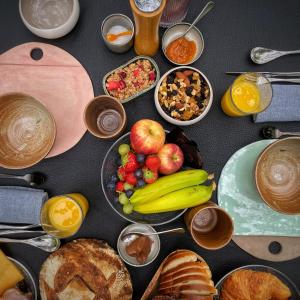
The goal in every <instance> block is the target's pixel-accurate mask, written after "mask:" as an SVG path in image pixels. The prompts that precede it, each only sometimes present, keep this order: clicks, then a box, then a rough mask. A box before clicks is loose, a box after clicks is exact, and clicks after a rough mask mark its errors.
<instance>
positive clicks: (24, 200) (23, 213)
mask: <svg viewBox="0 0 300 300" xmlns="http://www.w3.org/2000/svg"><path fill="white" fill-rule="evenodd" d="M47 199H48V194H47V193H46V192H44V191H43V190H36V189H31V188H26V187H19V186H1V187H0V223H16V224H20V223H25V224H39V223H40V213H41V208H42V205H43V203H44V202H45V201H46V200H47Z"/></svg>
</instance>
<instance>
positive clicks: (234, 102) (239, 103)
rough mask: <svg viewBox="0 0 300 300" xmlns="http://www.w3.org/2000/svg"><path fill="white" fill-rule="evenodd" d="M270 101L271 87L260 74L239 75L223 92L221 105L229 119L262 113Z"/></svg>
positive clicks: (266, 79)
mask: <svg viewBox="0 0 300 300" xmlns="http://www.w3.org/2000/svg"><path fill="white" fill-rule="evenodd" d="M271 100H272V85H271V83H270V81H269V80H268V78H266V77H265V76H263V75H262V74H260V73H245V74H242V75H240V76H239V77H238V78H237V79H236V80H235V81H234V82H233V84H232V85H231V86H230V87H229V88H228V90H227V91H226V92H225V94H224V96H223V98H222V101H221V105H222V109H223V111H224V113H225V114H226V115H228V116H231V117H240V116H247V115H252V114H257V113H259V112H262V111H264V110H265V109H266V108H267V107H268V106H269V105H270V103H271Z"/></svg>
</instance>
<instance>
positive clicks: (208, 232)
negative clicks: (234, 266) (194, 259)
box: [184, 201, 233, 250]
mask: <svg viewBox="0 0 300 300" xmlns="http://www.w3.org/2000/svg"><path fill="white" fill-rule="evenodd" d="M184 221H185V224H186V226H187V228H188V231H189V232H190V234H191V235H192V238H193V240H194V241H195V242H196V243H197V244H198V245H199V246H200V247H203V248H205V249H208V250H217V249H221V248H223V247H225V246H226V245H227V244H228V243H229V242H230V240H231V238H232V235H233V220H232V219H231V217H230V215H229V214H228V213H227V212H226V211H225V210H224V209H223V208H221V207H219V206H218V205H217V204H215V203H214V202H211V201H209V202H206V203H204V204H202V205H199V206H196V207H193V208H190V209H189V210H188V211H187V212H186V213H185V215H184Z"/></svg>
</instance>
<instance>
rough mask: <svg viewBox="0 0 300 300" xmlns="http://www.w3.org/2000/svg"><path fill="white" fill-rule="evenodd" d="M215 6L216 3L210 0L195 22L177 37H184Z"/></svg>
mask: <svg viewBox="0 0 300 300" xmlns="http://www.w3.org/2000/svg"><path fill="white" fill-rule="evenodd" d="M214 6H215V3H214V2H212V1H209V2H208V3H207V4H206V5H205V6H204V8H203V9H202V11H201V12H200V13H199V15H198V16H197V18H196V19H195V20H194V22H193V23H192V24H191V25H190V27H189V28H188V29H187V30H186V31H185V32H184V33H183V34H181V35H180V36H179V37H178V38H177V39H180V38H182V37H184V36H185V35H187V33H188V32H189V31H190V30H191V29H192V28H193V27H195V26H196V24H197V23H198V22H199V21H200V20H201V19H202V18H203V17H204V16H206V15H207V13H208V12H210V11H211V10H212V9H213V7H214Z"/></svg>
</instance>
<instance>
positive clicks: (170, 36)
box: [161, 23, 204, 66]
mask: <svg viewBox="0 0 300 300" xmlns="http://www.w3.org/2000/svg"><path fill="white" fill-rule="evenodd" d="M190 25H191V24H189V23H178V24H175V25H173V26H171V27H169V28H168V29H167V30H166V31H165V32H164V35H163V37H162V44H161V47H162V50H163V53H164V55H165V57H166V58H167V59H168V60H169V61H170V62H171V63H172V64H174V65H177V66H184V65H190V64H192V63H194V62H195V61H196V60H198V59H199V57H200V56H201V54H202V52H203V50H204V39H203V36H202V33H201V32H200V30H199V29H198V28H197V27H193V28H192V29H191V30H190V32H189V33H188V34H187V35H186V38H187V39H188V40H191V41H194V42H195V43H196V53H195V56H194V58H193V59H192V60H191V61H190V62H189V63H187V64H180V63H177V62H175V61H173V60H171V59H170V58H169V57H168V56H167V53H166V48H167V46H168V45H169V44H170V43H171V42H172V41H174V40H176V39H177V38H178V37H180V36H181V35H182V34H183V33H184V32H185V31H186V30H187V29H188V27H189V26H190Z"/></svg>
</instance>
